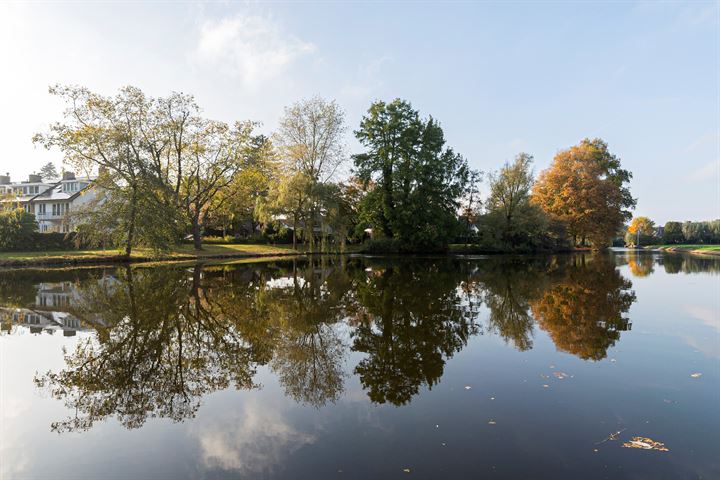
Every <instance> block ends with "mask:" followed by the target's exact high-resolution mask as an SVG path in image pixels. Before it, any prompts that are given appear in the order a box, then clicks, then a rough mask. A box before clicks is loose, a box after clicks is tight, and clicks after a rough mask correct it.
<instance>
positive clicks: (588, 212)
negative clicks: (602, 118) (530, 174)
mask: <svg viewBox="0 0 720 480" xmlns="http://www.w3.org/2000/svg"><path fill="white" fill-rule="evenodd" d="M631 178H632V174H631V173H630V172H629V171H627V170H625V169H623V168H622V167H621V165H620V159H619V158H618V157H616V156H615V155H613V154H612V153H610V151H609V150H608V145H607V143H605V142H604V141H603V140H601V139H599V138H596V139H594V140H590V139H585V140H583V141H582V142H580V143H579V144H578V145H575V146H573V147H571V148H569V149H567V150H561V151H560V152H558V154H557V155H555V158H554V159H553V163H552V165H551V166H550V167H549V168H548V169H547V170H544V171H543V172H542V173H540V176H539V177H538V179H537V182H536V183H535V186H534V188H533V194H532V198H533V201H534V202H535V203H536V204H537V205H539V206H540V207H541V208H542V209H543V210H544V211H545V212H546V213H548V214H549V215H550V216H551V217H552V218H555V219H558V220H560V221H562V222H564V223H565V225H566V226H567V229H568V232H569V233H570V235H571V236H572V237H573V239H574V240H575V242H576V244H578V243H582V242H584V240H585V239H587V240H589V241H590V242H591V243H592V245H593V247H595V248H605V247H607V246H608V245H609V243H610V240H611V239H612V238H613V237H614V236H615V234H616V233H617V232H618V231H619V230H620V228H621V227H622V226H623V223H624V222H626V221H627V220H629V219H630V216H631V214H630V211H629V209H631V208H633V207H634V206H635V199H633V197H632V195H631V194H630V190H629V188H628V186H627V183H628V182H629V181H630V179H631ZM578 240H579V241H578Z"/></svg>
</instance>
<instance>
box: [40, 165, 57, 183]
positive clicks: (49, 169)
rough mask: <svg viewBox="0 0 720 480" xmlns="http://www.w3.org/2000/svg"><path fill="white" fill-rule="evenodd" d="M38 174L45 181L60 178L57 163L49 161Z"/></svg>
mask: <svg viewBox="0 0 720 480" xmlns="http://www.w3.org/2000/svg"><path fill="white" fill-rule="evenodd" d="M38 174H39V175H40V178H42V179H43V181H44V182H52V181H53V180H57V179H58V178H59V175H58V172H57V169H56V168H55V164H54V163H52V162H48V163H46V164H45V165H43V166H42V168H41V169H40V171H39V172H38Z"/></svg>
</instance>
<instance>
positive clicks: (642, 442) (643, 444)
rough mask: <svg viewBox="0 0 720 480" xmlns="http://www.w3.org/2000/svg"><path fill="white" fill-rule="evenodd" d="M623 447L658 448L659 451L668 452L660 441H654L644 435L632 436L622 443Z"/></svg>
mask: <svg viewBox="0 0 720 480" xmlns="http://www.w3.org/2000/svg"><path fill="white" fill-rule="evenodd" d="M623 447H625V448H639V449H641V450H658V451H660V452H669V450H668V449H667V448H666V447H665V444H664V443H662V442H656V441H655V440H652V439H650V438H646V437H633V438H632V439H631V440H630V441H629V442H625V443H623Z"/></svg>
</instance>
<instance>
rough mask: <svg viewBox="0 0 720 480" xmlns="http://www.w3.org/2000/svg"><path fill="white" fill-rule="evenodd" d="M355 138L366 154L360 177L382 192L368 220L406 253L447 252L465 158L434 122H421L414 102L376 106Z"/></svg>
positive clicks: (370, 205)
mask: <svg viewBox="0 0 720 480" xmlns="http://www.w3.org/2000/svg"><path fill="white" fill-rule="evenodd" d="M355 136H356V137H357V139H358V140H359V141H360V143H361V144H362V145H363V146H364V147H365V149H366V151H365V152H364V153H362V154H359V155H355V157H354V160H355V167H356V169H357V174H358V177H359V178H360V179H362V180H363V181H364V182H365V183H366V184H370V183H371V182H372V183H373V184H375V185H376V189H377V190H378V192H376V193H374V194H371V195H368V197H367V198H368V200H367V201H366V202H363V207H364V208H365V209H372V210H373V212H365V213H364V214H363V215H362V216H363V217H365V218H370V219H375V220H376V221H377V222H378V224H377V225H373V227H374V228H375V229H376V230H379V231H381V232H382V233H383V234H384V235H385V236H386V237H389V238H393V239H396V240H398V241H400V242H401V245H402V247H403V248H404V249H425V250H427V249H436V248H442V247H444V246H446V245H447V243H448V242H449V241H450V239H451V238H452V236H453V234H454V231H455V228H454V227H455V226H456V223H457V210H458V208H459V200H460V198H461V196H462V194H463V192H464V187H465V184H466V182H467V175H468V167H467V162H466V161H465V159H464V158H463V157H462V156H461V155H459V154H457V153H455V152H454V151H453V149H452V148H449V147H447V146H446V142H445V136H444V133H443V130H442V128H441V127H440V125H439V124H438V122H437V121H436V120H435V119H433V118H432V117H430V118H428V119H421V118H420V115H419V113H418V112H417V111H416V110H414V109H413V108H412V106H411V105H410V103H408V102H406V101H404V100H400V99H396V100H394V101H392V102H390V103H385V102H375V103H373V104H372V105H371V106H370V109H369V110H368V113H367V114H366V115H365V116H364V117H363V119H362V122H361V123H360V128H359V129H358V130H357V131H356V132H355Z"/></svg>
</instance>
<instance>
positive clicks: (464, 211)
mask: <svg viewBox="0 0 720 480" xmlns="http://www.w3.org/2000/svg"><path fill="white" fill-rule="evenodd" d="M482 177H483V172H482V171H481V170H469V171H468V177H467V185H466V186H465V192H464V194H463V198H462V200H461V202H460V204H461V210H460V218H461V219H462V221H463V223H464V228H465V232H464V235H463V236H464V238H465V244H467V243H469V242H468V241H469V240H470V239H471V237H473V236H475V232H473V227H475V225H476V224H477V222H478V219H479V218H480V206H481V205H482V202H481V200H480V182H481V181H482Z"/></svg>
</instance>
